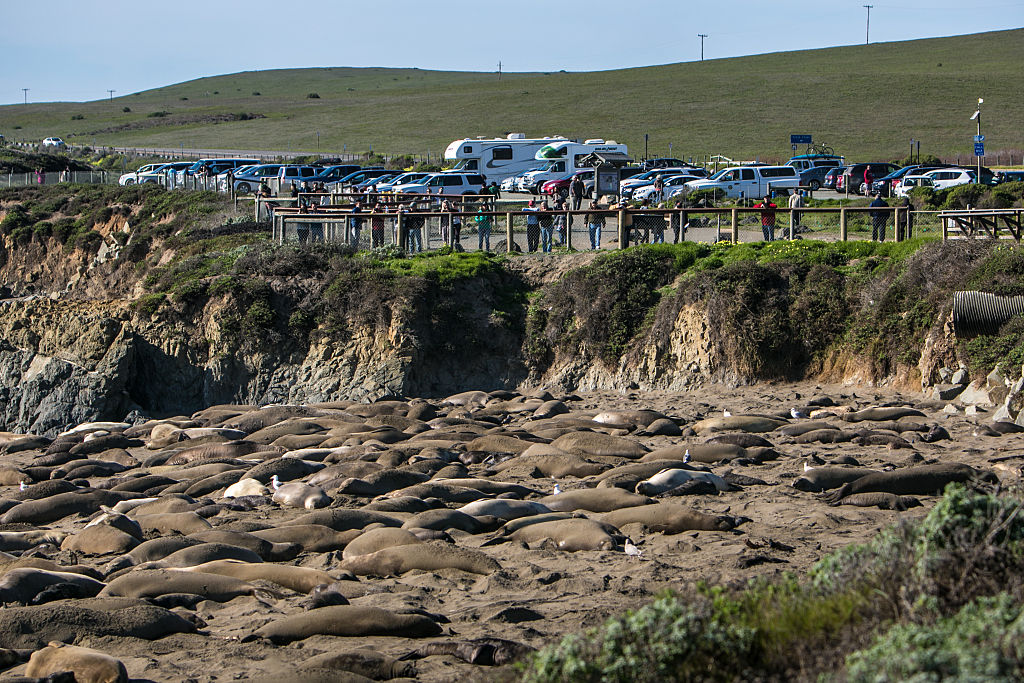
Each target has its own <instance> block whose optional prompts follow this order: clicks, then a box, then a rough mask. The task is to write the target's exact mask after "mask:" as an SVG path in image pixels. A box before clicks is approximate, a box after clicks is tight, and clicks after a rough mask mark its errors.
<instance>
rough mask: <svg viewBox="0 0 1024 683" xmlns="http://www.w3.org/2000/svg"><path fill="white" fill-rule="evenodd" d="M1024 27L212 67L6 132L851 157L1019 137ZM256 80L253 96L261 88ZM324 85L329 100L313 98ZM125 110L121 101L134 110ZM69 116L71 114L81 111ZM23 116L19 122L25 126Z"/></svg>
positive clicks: (140, 142) (118, 139)
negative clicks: (469, 66) (633, 49)
mask: <svg viewBox="0 0 1024 683" xmlns="http://www.w3.org/2000/svg"><path fill="white" fill-rule="evenodd" d="M1022 62H1024V30H1012V31H1000V32H993V33H984V34H976V35H969V36H959V37H953V38H937V39H929V40H917V41H909V42H901V43H881V44H874V45H867V46H853V47H841V48H830V49H824V50H810V51H803V52H784V53H776V54H769V55H760V56H754V57H742V58H734V59H722V60H711V61H706V62H695V63H684V64H671V65H666V66H655V67H646V68H638V69H623V70H615V71H602V72H591V73H566V72H554V73H530V74H504V75H503V77H502V79H501V80H500V81H499V80H498V79H497V76H496V75H495V74H480V73H463V72H437V71H424V70H420V69H353V68H319V69H288V70H276V71H261V72H244V73H238V74H231V75H226V76H216V77H211V78H202V79H198V80H194V81H189V82H186V83H181V84H177V85H172V86H168V87H165V88H158V89H155V90H149V91H145V92H141V93H137V94H134V95H128V96H124V97H118V98H115V99H114V100H113V101H106V100H100V101H96V102H88V103H53V104H29V105H27V106H26V105H10V106H4V107H0V133H3V134H5V135H7V136H8V138H29V139H33V138H34V139H40V138H42V137H44V136H47V135H61V136H64V137H65V139H67V140H69V141H73V142H79V143H83V144H92V143H94V142H95V143H97V144H107V145H113V144H117V145H137V146H166V147H177V146H179V145H184V146H186V147H206V148H225V149H231V148H234V149H268V150H285V149H292V150H307V151H313V152H315V151H316V150H317V131H319V134H320V137H319V140H320V149H321V151H323V152H329V151H339V152H340V151H342V149H343V147H345V148H347V150H348V151H350V152H351V151H366V150H367V149H369V148H370V147H371V146H372V148H373V149H374V151H379V152H385V153H414V154H425V153H426V152H428V151H430V153H431V154H437V153H438V152H440V151H442V150H443V149H444V147H445V146H446V145H447V144H448V143H449V142H451V141H452V140H453V139H456V138H459V137H463V136H473V135H487V136H493V135H500V134H502V133H503V132H506V131H518V132H524V133H527V134H528V135H538V136H540V135H550V134H562V135H567V136H570V137H595V136H600V137H605V138H612V139H616V140H618V141H620V142H626V143H627V144H629V146H630V149H631V150H632V151H633V152H634V154H642V153H643V144H644V137H643V136H644V133H648V134H649V135H650V152H651V154H652V155H654V154H664V153H667V152H668V151H669V150H668V146H669V143H672V145H673V149H672V151H673V154H674V155H675V156H683V155H686V156H699V155H704V154H717V153H721V154H725V155H727V156H730V157H732V158H753V157H755V156H760V157H761V158H766V157H767V158H787V157H788V156H789V154H790V150H789V144H788V143H789V135H790V133H810V134H813V135H814V138H815V140H816V141H827V142H828V143H830V144H831V145H832V146H833V147H835V148H836V150H838V151H839V152H841V153H845V154H847V155H848V156H849V157H851V158H852V159H865V158H869V157H870V158H895V157H902V156H905V155H906V153H907V151H908V148H909V141H910V139H911V138H914V139H920V140H921V141H922V144H921V152H922V154H934V155H938V156H955V155H957V154H961V155H963V156H965V157H966V156H969V155H970V154H971V150H972V144H971V136H972V135H973V134H974V132H975V131H974V123H973V122H971V121H969V120H968V118H969V116H970V114H971V113H972V112H973V111H974V108H975V103H976V101H977V98H978V97H979V96H980V97H984V98H985V105H984V111H983V115H984V120H983V123H984V132H985V134H986V137H987V143H986V144H987V149H988V151H989V152H990V153H995V152H997V151H1000V150H1003V151H1007V150H1022V149H1024V110H1022V108H1021V107H1020V106H1019V93H1018V91H1019V89H1020V84H1021V77H1020V64H1021V63H1022ZM257 93H258V94H257ZM310 93H316V94H318V95H319V98H309V97H308V95H309V94H310ZM126 107H127V108H129V109H130V110H131V111H128V112H125V111H123V109H124V108H126ZM73 117H74V118H73ZM19 126H20V128H19Z"/></svg>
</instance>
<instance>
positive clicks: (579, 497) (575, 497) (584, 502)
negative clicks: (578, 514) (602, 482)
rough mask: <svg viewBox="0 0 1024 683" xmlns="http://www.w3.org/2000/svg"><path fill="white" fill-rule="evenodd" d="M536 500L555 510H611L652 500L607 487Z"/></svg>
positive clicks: (645, 503) (576, 490)
mask: <svg viewBox="0 0 1024 683" xmlns="http://www.w3.org/2000/svg"><path fill="white" fill-rule="evenodd" d="M537 502H539V503H540V504H541V505H544V506H545V507H547V508H548V509H549V510H554V511H555V512H572V511H573V510H587V511H588V512H611V511H612V510H618V509H619V508H624V507H631V506H634V505H649V504H651V503H653V502H654V501H653V500H652V499H650V498H648V497H647V496H638V495H637V494H635V493H630V492H629V491H624V490H623V489H618V488H607V489H574V490H572V491H563V492H562V493H556V494H554V495H552V496H545V497H544V498H541V499H540V500H539V501H537Z"/></svg>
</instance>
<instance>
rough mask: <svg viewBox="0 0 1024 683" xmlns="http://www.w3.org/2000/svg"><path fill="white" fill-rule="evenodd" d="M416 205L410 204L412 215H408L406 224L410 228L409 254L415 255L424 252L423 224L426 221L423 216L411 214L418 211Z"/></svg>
mask: <svg viewBox="0 0 1024 683" xmlns="http://www.w3.org/2000/svg"><path fill="white" fill-rule="evenodd" d="M417 208H418V207H417V206H416V204H415V203H410V204H409V211H410V213H409V214H407V215H406V217H405V222H406V225H408V226H409V230H408V235H409V253H410V254H415V253H418V252H421V251H423V223H424V222H425V219H424V217H423V216H420V215H415V214H413V213H411V212H414V211H416V210H417Z"/></svg>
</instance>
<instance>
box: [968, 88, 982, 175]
mask: <svg viewBox="0 0 1024 683" xmlns="http://www.w3.org/2000/svg"><path fill="white" fill-rule="evenodd" d="M984 101H985V100H983V99H982V98H980V97H979V98H978V110H977V111H975V112H974V116H972V117H971V118H972V119H974V120H975V121H977V122H978V134H977V136H975V138H974V156H975V157H977V159H978V177H977V178H975V182H977V183H978V184H979V185H980V184H981V154H978V145H984V144H985V138H983V137H982V136H981V104H982V102H984ZM982 150H983V151H984V147H982Z"/></svg>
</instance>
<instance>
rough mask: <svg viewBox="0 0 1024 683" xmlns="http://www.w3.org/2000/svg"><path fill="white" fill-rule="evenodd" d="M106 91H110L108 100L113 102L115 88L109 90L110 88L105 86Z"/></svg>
mask: <svg viewBox="0 0 1024 683" xmlns="http://www.w3.org/2000/svg"><path fill="white" fill-rule="evenodd" d="M107 92H108V93H110V101H111V102H113V101H114V93H116V92H117V91H116V90H111V89H110V88H107Z"/></svg>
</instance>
